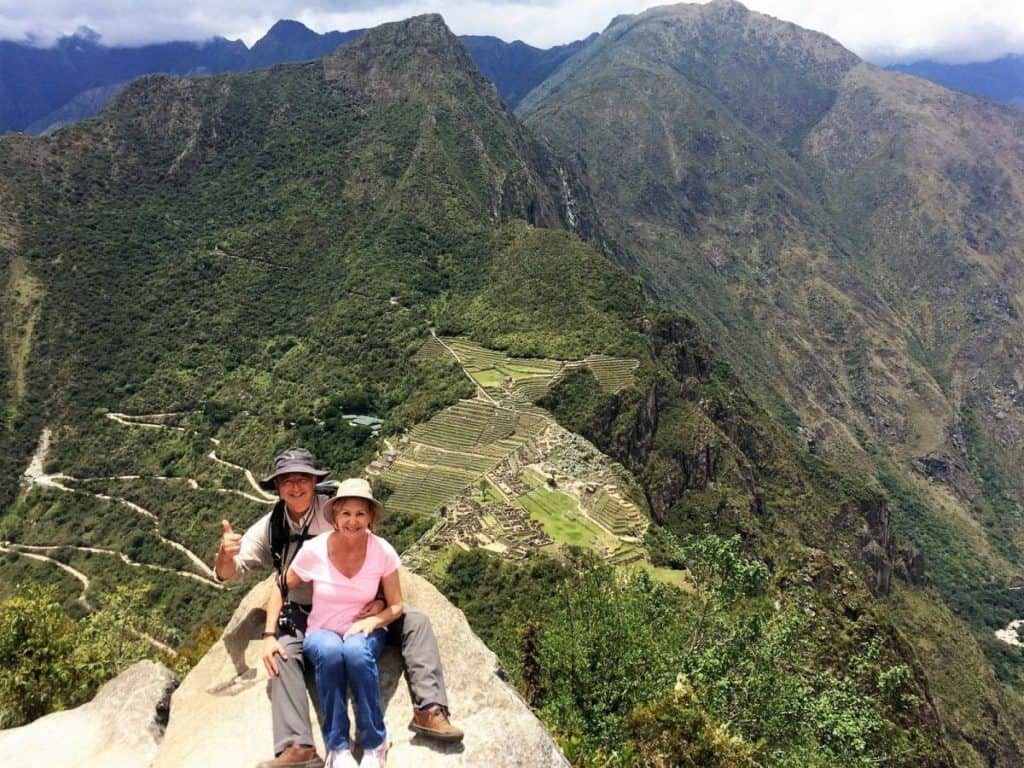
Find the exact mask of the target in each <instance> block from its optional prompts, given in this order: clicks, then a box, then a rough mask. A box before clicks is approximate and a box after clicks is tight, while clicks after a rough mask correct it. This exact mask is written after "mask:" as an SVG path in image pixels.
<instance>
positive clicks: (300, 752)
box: [256, 744, 324, 768]
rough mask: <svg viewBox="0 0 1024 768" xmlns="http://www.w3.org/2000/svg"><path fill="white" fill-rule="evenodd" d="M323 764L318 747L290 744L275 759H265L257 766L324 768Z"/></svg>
mask: <svg viewBox="0 0 1024 768" xmlns="http://www.w3.org/2000/svg"><path fill="white" fill-rule="evenodd" d="M323 764H324V761H323V760H321V759H320V756H319V755H318V754H317V753H316V747H302V746H299V745H298V744H289V745H288V746H287V747H285V748H284V752H282V753H281V754H280V755H278V756H277V757H275V758H274V759H273V760H264V761H263V762H262V763H260V764H259V765H257V766H256V768H323Z"/></svg>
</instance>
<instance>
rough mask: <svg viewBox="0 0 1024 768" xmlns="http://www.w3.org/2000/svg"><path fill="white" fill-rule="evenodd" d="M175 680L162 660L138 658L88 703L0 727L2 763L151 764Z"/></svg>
mask: <svg viewBox="0 0 1024 768" xmlns="http://www.w3.org/2000/svg"><path fill="white" fill-rule="evenodd" d="M177 683H178V681H177V679H176V678H175V677H174V675H173V674H171V672H170V671H168V670H167V669H165V668H164V667H162V666H161V665H159V664H155V663H153V662H151V661H142V662H139V663H138V664H135V665H133V666H131V667H129V668H128V669H127V670H125V671H124V672H122V673H121V674H120V675H118V676H117V677H116V678H114V679H113V680H111V681H110V682H109V683H107V684H106V685H105V686H103V687H102V688H101V689H100V691H99V693H97V694H96V698H94V699H93V700H92V701H90V702H89V703H88V704H83V705H82V706H80V707H76V708H75V709H70V710H67V711H66V712H55V713H53V714H52V715H47V716H46V717H41V718H40V719H38V720H36V721H35V722H33V723H30V724H29V725H26V726H23V727H21V728H11V729H10V730H7V731H0V754H2V755H3V756H4V757H3V760H2V762H3V764H4V765H17V766H19V768H48V766H55V765H61V766H75V768H101V767H102V768H145V767H146V766H150V765H152V763H153V760H154V758H155V757H156V752H157V749H158V747H159V745H160V739H161V738H162V736H163V733H164V728H165V726H166V725H167V716H168V713H169V706H170V697H171V691H173V690H174V687H175V686H176V685H177Z"/></svg>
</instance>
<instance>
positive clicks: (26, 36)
mask: <svg viewBox="0 0 1024 768" xmlns="http://www.w3.org/2000/svg"><path fill="white" fill-rule="evenodd" d="M656 4H660V3H658V2H656V0H647V2H638V1H637V0H433V2H430V1H427V2H423V1H421V0H262V1H261V2H259V3H254V2H252V0H133V1H132V2H131V3H126V2H125V0H0V39H7V40H18V41H26V40H28V41H32V42H34V44H37V45H48V44H52V43H53V41H54V40H55V39H56V38H57V37H59V36H61V35H69V34H72V33H73V32H75V31H76V30H77V29H78V28H80V27H88V28H90V29H92V30H94V31H96V32H97V33H99V35H100V40H101V42H103V43H105V44H107V45H136V44H141V43H151V42H159V41H166V40H202V39H208V38H210V37H213V36H215V35H221V36H223V37H227V38H229V39H237V38H240V39H242V40H244V41H245V42H246V43H247V44H249V45H252V44H253V43H254V42H256V40H258V39H259V38H260V37H261V36H262V35H263V34H264V33H265V32H266V30H267V29H268V28H269V27H270V26H271V25H272V24H273V23H274V22H275V21H276V20H278V19H282V18H287V19H296V20H298V21H301V22H302V23H304V24H305V25H306V26H307V27H309V28H311V29H313V30H315V31H317V32H328V31H331V30H349V29H359V28H362V27H370V26H374V25H377V24H381V23H384V22H387V21H396V20H398V19H403V18H407V17H409V16H415V15H417V14H421V13H429V12H437V13H441V14H442V15H443V16H444V18H445V20H446V21H447V23H448V26H449V27H450V28H451V29H452V31H454V32H455V33H456V34H459V35H466V34H472V35H494V36H496V37H500V38H502V39H503V40H508V41H511V40H522V41H524V42H526V43H529V44H531V45H535V46H538V47H541V48H548V47H551V46H553V45H559V44H561V43H567V42H571V41H572V40H577V39H580V38H583V37H586V36H587V35H589V34H590V33H591V32H600V31H601V30H602V29H604V28H605V27H606V26H607V25H608V23H609V22H610V21H611V20H612V18H614V17H615V16H617V15H619V14H623V13H636V12H638V11H641V10H643V9H644V8H648V7H650V6H652V5H656ZM745 4H746V5H747V6H748V7H749V8H751V9H752V10H756V11H760V12H761V13H767V14H769V15H771V16H775V17H777V18H780V19H784V20H786V21H792V22H794V23H796V24H799V25H800V26H802V27H807V28H809V29H814V30H817V31H819V32H824V33H826V34H828V35H830V36H832V37H834V38H835V39H837V40H838V41H839V42H840V43H842V44H843V45H845V46H846V47H847V48H849V49H851V50H852V51H854V52H855V53H857V54H858V55H859V56H861V57H862V58H865V59H868V60H869V61H873V62H875V63H878V64H889V63H893V62H897V61H912V60H916V59H922V58H933V59H938V60H940V61H947V62H954V63H959V62H964V61H987V60H991V59H994V58H997V57H999V56H1002V55H1004V54H1007V53H1024V0H985V1H984V2H980V3H979V2H977V0H974V1H973V2H968V0H859V1H857V2H854V1H853V0H747V2H745Z"/></svg>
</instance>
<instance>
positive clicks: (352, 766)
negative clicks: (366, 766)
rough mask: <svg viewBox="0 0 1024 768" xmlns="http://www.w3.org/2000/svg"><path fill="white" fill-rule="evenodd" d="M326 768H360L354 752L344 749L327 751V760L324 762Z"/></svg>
mask: <svg viewBox="0 0 1024 768" xmlns="http://www.w3.org/2000/svg"><path fill="white" fill-rule="evenodd" d="M324 768H359V763H357V762H356V758H355V756H354V755H353V754H352V750H351V749H349V748H348V747H345V748H344V749H329V750H327V759H326V760H324Z"/></svg>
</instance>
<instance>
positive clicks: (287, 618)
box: [277, 603, 299, 635]
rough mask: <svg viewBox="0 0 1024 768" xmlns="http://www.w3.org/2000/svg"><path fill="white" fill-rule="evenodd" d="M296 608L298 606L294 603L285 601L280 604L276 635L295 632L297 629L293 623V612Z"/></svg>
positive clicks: (294, 612)
mask: <svg viewBox="0 0 1024 768" xmlns="http://www.w3.org/2000/svg"><path fill="white" fill-rule="evenodd" d="M298 610H299V609H298V606H296V605H295V603H285V604H284V605H282V606H281V615H280V616H278V617H277V633H278V635H294V634H295V632H296V630H297V627H296V624H295V614H296V612H297V611H298Z"/></svg>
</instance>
